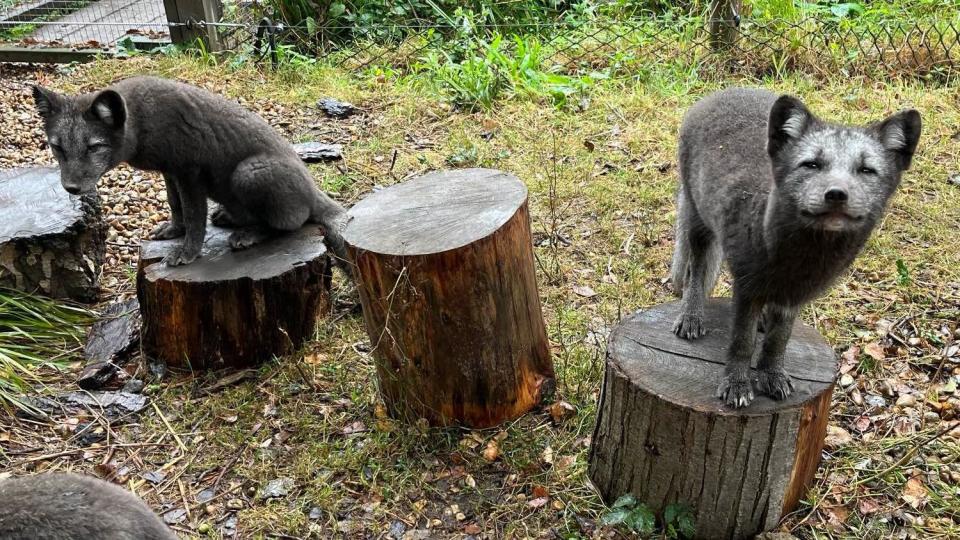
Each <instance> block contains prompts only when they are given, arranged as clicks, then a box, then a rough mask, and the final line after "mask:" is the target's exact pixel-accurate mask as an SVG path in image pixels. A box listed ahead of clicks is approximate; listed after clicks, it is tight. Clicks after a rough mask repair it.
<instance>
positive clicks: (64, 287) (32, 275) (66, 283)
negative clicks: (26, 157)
mask: <svg viewBox="0 0 960 540" xmlns="http://www.w3.org/2000/svg"><path fill="white" fill-rule="evenodd" d="M105 252H106V225H105V224H104V223H103V220H102V219H101V214H100V204H99V201H98V200H97V198H96V196H95V195H93V196H84V197H78V196H76V195H70V194H68V193H67V192H66V191H65V190H64V189H63V187H62V186H61V185H60V171H59V170H58V169H55V168H27V169H14V170H10V171H0V287H5V288H10V289H17V290H20V291H25V292H31V293H33V292H39V293H41V294H44V295H46V296H51V297H54V298H68V299H72V300H77V301H80V302H96V301H97V299H98V296H99V294H100V272H101V269H102V267H103V260H104V255H105Z"/></svg>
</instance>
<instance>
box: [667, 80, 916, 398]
mask: <svg viewBox="0 0 960 540" xmlns="http://www.w3.org/2000/svg"><path fill="white" fill-rule="evenodd" d="M919 138H920V114H919V113H918V112H917V111H915V110H905V111H901V112H899V113H897V114H894V115H893V116H890V117H889V118H887V119H885V120H883V121H880V122H877V123H874V124H871V125H868V126H864V127H852V126H840V125H836V124H831V123H827V122H824V121H822V120H820V119H818V118H817V117H815V116H814V115H813V113H811V112H810V111H809V110H808V109H807V108H806V107H805V106H804V104H803V103H801V102H800V101H799V100H798V99H797V98H795V97H792V96H788V95H783V96H779V97H778V96H777V95H776V94H773V93H771V92H768V91H765V90H754V89H744V88H734V89H728V90H723V91H720V92H717V93H715V94H712V95H710V96H707V97H706V98H704V99H702V100H701V101H699V102H698V103H696V104H695V105H694V106H693V107H691V108H690V110H689V111H688V112H687V114H686V116H685V117H684V120H683V125H682V127H681V129H680V148H679V162H680V182H681V186H680V191H679V194H678V197H677V227H676V247H675V250H674V253H673V263H672V265H671V280H672V282H673V286H674V289H675V290H676V291H678V292H681V291H682V295H681V296H682V300H681V306H682V312H681V315H680V316H679V318H678V319H677V321H676V324H675V325H674V333H676V334H677V335H678V336H680V337H682V338H685V339H695V338H698V337H700V336H702V335H703V333H704V327H703V306H704V302H705V300H706V296H707V294H708V293H709V292H710V291H712V290H713V287H714V285H715V284H716V281H717V274H718V273H719V271H720V264H721V259H726V261H727V263H728V265H729V267H730V272H731V274H732V277H733V306H734V320H733V330H732V333H731V343H730V347H729V349H728V351H727V358H726V361H727V363H726V369H725V376H724V378H723V381H722V382H721V384H720V386H719V388H718V390H717V397H719V398H721V399H722V400H723V401H724V402H725V403H726V404H727V405H729V406H732V407H744V406H746V405H748V404H750V402H751V401H752V400H753V398H754V393H753V385H752V382H753V381H752V380H751V376H750V361H751V359H752V358H753V353H754V347H755V343H756V335H757V325H758V322H759V321H760V317H761V316H762V317H763V319H762V321H763V325H764V327H765V328H764V330H765V336H764V340H763V345H762V348H761V352H760V357H759V360H758V365H757V370H758V377H757V387H758V389H759V390H760V391H761V392H764V393H765V394H767V395H769V396H771V397H773V398H774V399H784V398H786V397H787V396H789V395H790V393H791V392H792V391H793V382H792V381H791V379H790V376H789V375H788V374H787V373H786V371H785V370H784V368H783V354H784V350H785V349H786V345H787V341H788V340H789V339H790V332H791V330H792V328H793V323H794V320H795V318H796V316H797V311H798V310H799V309H800V307H802V306H803V305H804V304H805V303H807V302H810V301H811V300H813V299H814V298H816V297H817V296H818V295H820V294H821V293H822V292H823V291H824V290H825V289H826V288H827V287H829V286H830V284H831V283H832V282H833V281H834V280H835V279H836V278H837V276H838V275H840V274H841V273H842V272H843V271H844V270H845V269H846V268H847V267H848V266H849V265H850V263H851V262H853V260H854V258H855V257H856V256H857V254H858V253H859V252H860V250H861V248H862V247H863V245H864V243H865V242H866V241H867V238H868V237H869V236H870V233H871V231H872V230H873V228H874V227H875V226H876V225H877V223H878V222H879V221H880V218H881V217H882V215H883V213H884V209H885V208H886V205H887V201H888V200H889V198H890V196H891V195H892V194H893V192H894V191H895V190H896V188H897V186H898V185H899V184H900V177H901V174H902V173H903V172H904V171H906V170H907V169H909V168H910V162H911V160H912V158H913V155H914V152H915V151H916V148H917V142H918V140H919Z"/></svg>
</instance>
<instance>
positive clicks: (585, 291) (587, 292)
mask: <svg viewBox="0 0 960 540" xmlns="http://www.w3.org/2000/svg"><path fill="white" fill-rule="evenodd" d="M573 292H574V294H576V295H577V296H582V297H584V298H593V297H594V296H596V295H597V293H596V291H594V290H593V289H591V288H590V286H589V285H574V286H573Z"/></svg>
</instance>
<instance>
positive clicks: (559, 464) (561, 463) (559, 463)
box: [553, 456, 577, 471]
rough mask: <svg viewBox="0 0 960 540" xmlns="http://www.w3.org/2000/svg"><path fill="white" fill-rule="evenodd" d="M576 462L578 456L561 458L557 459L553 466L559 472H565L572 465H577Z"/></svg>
mask: <svg viewBox="0 0 960 540" xmlns="http://www.w3.org/2000/svg"><path fill="white" fill-rule="evenodd" d="M576 461H577V458H576V456H560V457H558V458H557V460H556V462H554V464H553V466H554V467H555V468H556V469H557V470H558V471H563V470H565V469H569V468H570V466H571V465H573V464H574V463H576Z"/></svg>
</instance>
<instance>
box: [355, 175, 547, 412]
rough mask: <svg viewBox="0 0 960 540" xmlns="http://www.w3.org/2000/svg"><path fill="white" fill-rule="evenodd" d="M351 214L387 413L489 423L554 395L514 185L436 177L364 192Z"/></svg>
mask: <svg viewBox="0 0 960 540" xmlns="http://www.w3.org/2000/svg"><path fill="white" fill-rule="evenodd" d="M350 216H351V218H352V219H351V221H350V222H349V223H348V224H347V226H346V229H345V231H344V240H345V241H346V244H347V247H348V250H349V252H350V255H351V258H352V259H353V260H354V262H355V265H354V267H353V272H354V277H355V279H356V282H357V288H358V289H359V292H360V300H361V304H362V306H363V317H364V321H365V323H366V327H367V332H368V334H369V336H370V341H371V344H372V347H373V355H374V358H375V361H376V368H377V376H378V380H379V387H380V393H381V395H382V396H383V399H384V402H385V403H386V406H387V409H388V410H389V411H390V413H391V414H392V415H393V416H395V417H399V418H403V419H407V420H412V419H417V418H425V419H427V420H428V421H430V422H431V423H432V424H434V425H446V424H452V423H460V424H464V425H467V426H472V427H487V426H493V425H496V424H499V423H501V422H504V421H507V420H510V419H512V418H515V417H517V416H519V415H521V414H523V413H524V412H526V411H528V410H529V409H530V408H531V407H533V406H534V405H536V404H537V403H539V402H540V401H541V399H542V398H543V397H544V396H545V395H546V394H548V393H549V392H551V391H552V388H553V385H554V372H553V363H552V360H551V358H550V350H549V343H548V341H547V335H546V328H545V325H544V322H543V315H542V313H541V310H540V299H539V296H538V294H537V282H536V275H535V272H534V258H533V242H532V237H531V234H530V216H529V213H528V210H527V189H526V187H525V186H524V185H523V183H522V182H520V181H519V180H517V178H515V177H514V176H511V175H509V174H506V173H503V172H500V171H494V170H489V169H465V170H457V171H447V172H436V173H431V174H428V175H426V176H422V177H420V178H417V179H414V180H411V181H409V182H405V183H403V184H399V185H395V186H392V187H389V188H386V189H383V190H381V191H378V192H376V193H374V194H373V195H371V196H369V197H367V198H366V199H365V200H363V201H361V202H360V203H358V204H357V205H356V206H354V207H353V208H352V209H351V210H350Z"/></svg>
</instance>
